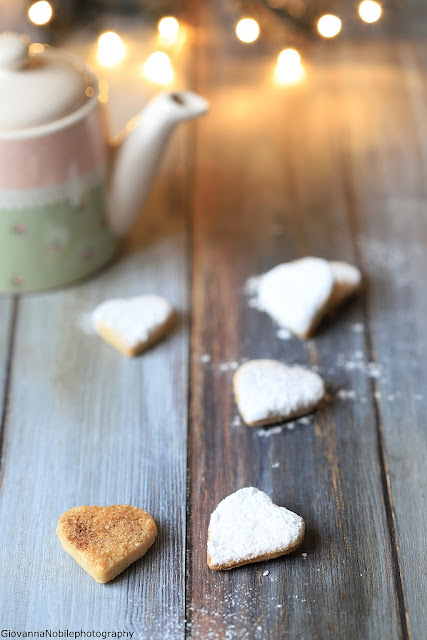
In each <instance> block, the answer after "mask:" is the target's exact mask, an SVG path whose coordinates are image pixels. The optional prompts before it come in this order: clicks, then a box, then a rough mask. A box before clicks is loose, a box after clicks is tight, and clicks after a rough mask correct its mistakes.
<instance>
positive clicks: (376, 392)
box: [374, 391, 381, 400]
mask: <svg viewBox="0 0 427 640" xmlns="http://www.w3.org/2000/svg"><path fill="white" fill-rule="evenodd" d="M374 396H375V397H376V399H377V400H380V399H381V391H375V393H374Z"/></svg>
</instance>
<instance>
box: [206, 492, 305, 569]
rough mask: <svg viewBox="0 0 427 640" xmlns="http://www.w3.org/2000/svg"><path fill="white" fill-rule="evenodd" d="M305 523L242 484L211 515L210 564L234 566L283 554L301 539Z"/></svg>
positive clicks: (295, 515)
mask: <svg viewBox="0 0 427 640" xmlns="http://www.w3.org/2000/svg"><path fill="white" fill-rule="evenodd" d="M304 530H305V524H304V521H303V519H302V518H301V517H300V516H298V515H297V514H296V513H293V512H292V511H289V510H288V509H286V508H285V507H279V506H277V505H276V504H274V502H273V501H272V500H271V498H270V497H269V496H268V495H267V494H265V493H264V492H263V491H260V490H259V489H256V488H255V487H246V488H244V489H239V491H236V492H235V493H232V494H231V495H229V496H228V497H227V498H224V500H222V501H221V502H220V503H219V505H218V506H217V508H216V509H215V511H214V512H213V513H212V515H211V519H210V524H209V533H208V555H209V556H210V565H211V566H212V567H215V566H218V565H223V566H224V565H225V566H227V565H228V566H230V565H232V566H235V565H238V564H244V563H245V562H249V561H250V560H253V559H255V558H258V557H260V556H264V555H267V554H268V555H272V554H279V553H286V552H287V551H290V550H291V549H292V548H293V547H294V546H295V545H296V544H298V543H299V542H301V541H302V536H303V535H304Z"/></svg>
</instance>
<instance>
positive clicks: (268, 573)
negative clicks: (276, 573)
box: [262, 569, 270, 576]
mask: <svg viewBox="0 0 427 640" xmlns="http://www.w3.org/2000/svg"><path fill="white" fill-rule="evenodd" d="M262 575H263V576H269V575H270V572H269V570H268V569H267V570H266V571H264V573H263V574H262Z"/></svg>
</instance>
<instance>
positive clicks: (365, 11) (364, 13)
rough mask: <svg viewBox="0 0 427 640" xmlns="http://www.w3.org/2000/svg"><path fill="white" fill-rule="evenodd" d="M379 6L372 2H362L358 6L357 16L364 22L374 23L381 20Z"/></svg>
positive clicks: (371, 0)
mask: <svg viewBox="0 0 427 640" xmlns="http://www.w3.org/2000/svg"><path fill="white" fill-rule="evenodd" d="M381 12H382V9H381V5H380V4H378V2H373V0H364V2H362V3H361V4H360V5H359V16H360V17H361V18H362V20H363V21H364V22H369V23H371V22H376V21H377V20H379V19H380V18H381Z"/></svg>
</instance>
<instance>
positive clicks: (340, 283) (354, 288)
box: [326, 260, 364, 315]
mask: <svg viewBox="0 0 427 640" xmlns="http://www.w3.org/2000/svg"><path fill="white" fill-rule="evenodd" d="M329 265H330V266H331V269H332V274H333V275H334V268H333V265H345V266H346V267H347V266H349V267H352V268H354V269H355V270H356V271H357V273H358V277H359V280H358V282H357V283H356V284H351V285H349V284H348V283H347V282H346V281H345V280H340V279H339V278H337V277H335V276H334V287H333V291H332V295H331V297H330V299H329V304H328V307H327V309H326V315H333V314H334V313H335V311H336V310H337V309H339V307H341V306H343V305H344V304H345V303H346V302H348V301H349V300H350V299H351V298H353V296H355V295H356V294H357V293H360V291H361V290H362V289H363V286H364V279H363V274H362V272H361V270H360V269H359V267H356V265H354V264H351V263H349V262H344V261H343V260H329Z"/></svg>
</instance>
